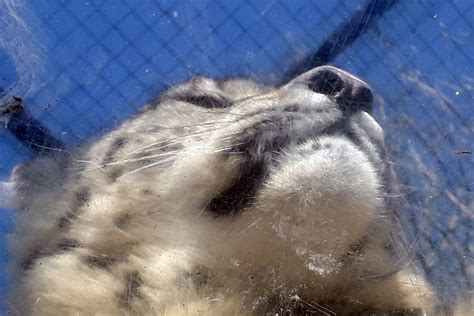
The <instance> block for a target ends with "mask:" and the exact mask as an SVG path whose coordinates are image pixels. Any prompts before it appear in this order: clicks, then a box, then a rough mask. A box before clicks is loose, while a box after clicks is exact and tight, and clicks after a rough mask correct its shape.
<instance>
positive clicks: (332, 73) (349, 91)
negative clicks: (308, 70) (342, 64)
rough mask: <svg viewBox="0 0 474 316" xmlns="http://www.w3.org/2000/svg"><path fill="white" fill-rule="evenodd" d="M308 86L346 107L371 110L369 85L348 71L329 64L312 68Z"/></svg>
mask: <svg viewBox="0 0 474 316" xmlns="http://www.w3.org/2000/svg"><path fill="white" fill-rule="evenodd" d="M308 85H309V88H310V89H311V90H313V91H314V92H317V93H322V94H326V95H329V96H332V97H334V98H335V99H336V101H337V103H338V104H339V105H341V106H343V107H344V108H346V109H363V110H371V107H372V105H371V103H372V101H373V98H374V97H373V94H372V90H371V89H370V87H369V85H368V84H367V83H365V82H363V81H362V80H360V79H359V78H357V77H355V76H353V75H351V74H350V73H348V72H346V71H344V70H341V69H339V68H336V67H331V66H321V67H318V68H316V69H314V73H313V76H312V77H311V78H310V80H309V83H308Z"/></svg>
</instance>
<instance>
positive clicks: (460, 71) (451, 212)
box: [0, 0, 474, 300]
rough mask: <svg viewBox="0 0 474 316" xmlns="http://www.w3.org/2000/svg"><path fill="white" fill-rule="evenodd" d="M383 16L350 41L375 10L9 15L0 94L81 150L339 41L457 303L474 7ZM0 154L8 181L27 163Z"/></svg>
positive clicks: (424, 253) (467, 233)
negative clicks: (169, 103)
mask: <svg viewBox="0 0 474 316" xmlns="http://www.w3.org/2000/svg"><path fill="white" fill-rule="evenodd" d="M381 2H384V3H385V4H386V7H385V8H384V10H382V11H380V12H378V13H377V14H378V15H380V16H379V18H378V20H377V21H372V22H371V23H369V17H370V14H375V12H370V11H368V12H366V13H368V15H367V14H366V15H364V16H362V19H360V20H359V21H358V23H360V24H361V25H363V26H364V27H363V29H361V30H360V32H359V33H357V34H356V35H357V36H356V37H354V38H353V39H351V40H350V41H348V33H344V32H342V33H341V32H340V30H341V25H344V23H347V21H349V20H350V19H351V18H353V17H354V16H355V15H357V14H358V13H359V14H360V12H361V11H363V10H364V8H365V9H367V8H370V9H374V7H368V5H369V4H374V3H376V2H374V1H362V0H361V1H324V2H321V1H318V2H316V1H315V2H308V1H292V2H290V1H281V2H280V1H237V0H235V1H186V2H184V1H162V2H160V3H155V2H152V1H140V2H139V1H125V0H120V1H118V0H117V1H99V0H97V1H90V2H79V1H51V2H48V3H47V4H46V3H40V2H31V3H29V4H28V3H24V2H21V1H17V2H10V1H6V2H5V3H4V4H3V5H2V8H1V9H0V16H1V17H2V18H1V19H0V25H1V27H2V29H4V30H6V32H5V33H2V35H0V44H1V46H0V72H1V78H0V79H1V80H0V91H2V92H1V95H2V99H3V100H5V99H6V98H8V97H11V96H12V95H20V96H22V97H23V99H24V104H25V107H26V108H27V110H28V111H29V113H30V114H31V115H32V116H33V117H35V118H36V119H37V120H38V121H40V122H41V123H42V124H43V125H44V126H46V127H47V128H48V129H49V130H50V131H51V132H52V134H53V135H54V136H55V137H57V138H58V139H60V140H61V141H62V142H64V143H67V144H69V145H70V146H79V145H80V144H82V143H84V142H85V141H87V140H88V139H89V138H91V137H94V136H96V135H98V134H100V133H103V132H104V131H106V130H107V129H110V128H111V127H113V126H115V125H117V124H118V123H119V122H121V121H123V120H125V119H127V117H129V116H131V115H133V113H135V112H136V111H137V109H138V108H139V107H140V106H142V105H143V104H144V102H146V101H147V100H149V99H151V98H152V97H153V96H154V95H156V94H158V93H159V92H160V91H162V90H163V89H164V88H165V87H167V86H169V85H173V84H175V83H178V82H181V81H183V80H185V79H186V78H189V77H191V76H194V75H206V76H212V77H216V78H225V77H232V76H241V77H250V78H253V79H256V80H259V81H262V82H264V83H268V84H276V83H279V82H282V81H284V80H285V78H287V76H288V74H290V73H292V72H294V71H297V70H298V69H302V68H304V67H309V66H311V64H312V63H313V64H314V63H315V61H314V52H317V51H318V48H320V47H322V45H323V44H324V43H327V41H328V40H333V42H332V43H333V44H334V45H333V46H331V49H332V54H333V56H332V57H334V59H330V60H329V61H330V62H331V63H333V64H335V65H338V66H339V67H341V68H344V69H347V70H349V71H352V72H353V73H355V74H357V75H358V76H360V77H361V78H364V80H366V81H368V82H369V83H370V84H371V85H372V86H373V87H374V90H375V91H377V92H378V94H379V97H378V103H379V105H380V106H379V107H378V108H376V109H375V116H376V118H377V119H378V120H380V121H382V123H383V125H384V127H385V131H386V136H387V139H388V142H389V147H390V148H391V149H392V150H393V156H394V162H395V163H396V169H397V170H398V173H399V175H400V178H401V180H402V182H403V184H404V193H405V194H406V195H407V197H408V200H409V204H410V205H409V208H410V209H411V210H413V214H415V215H416V216H414V217H413V218H412V222H411V224H412V226H413V227H412V228H413V230H414V231H416V233H417V236H418V238H417V247H418V248H419V253H420V256H419V257H420V262H421V263H422V267H423V268H424V271H425V272H426V273H427V274H428V275H429V279H430V281H431V282H432V283H433V284H434V285H435V286H436V287H437V288H438V289H439V291H440V296H442V297H443V298H445V299H446V300H451V299H454V298H455V297H457V296H461V295H466V293H472V289H473V288H472V286H473V284H472V281H473V274H474V266H473V262H472V251H473V248H474V239H473V236H472V231H473V229H472V228H473V214H472V210H473V208H474V203H473V193H472V186H473V179H474V171H473V168H472V166H473V158H472V157H473V156H472V153H471V152H472V145H473V141H472V138H473V135H472V132H473V127H474V116H473V110H472V103H473V94H474V91H473V90H474V79H473V74H472V70H473V57H472V56H474V38H473V35H472V34H473V29H474V7H473V6H472V4H471V3H470V1H469V0H451V1H441V0H436V1H430V2H427V1H417V2H413V1H379V3H381ZM2 24H3V25H2ZM338 30H339V33H337V32H338ZM346 32H347V29H346ZM325 41H326V42H325ZM344 41H346V42H344ZM352 41H353V42H352ZM349 44H350V45H349ZM346 46H347V47H346ZM311 58H313V59H311ZM0 144H1V147H2V152H1V153H0V166H1V172H0V176H2V177H4V178H5V177H7V176H8V174H9V173H10V172H11V170H12V168H13V166H14V165H16V164H18V163H19V162H20V161H22V160H25V159H27V158H28V157H29V151H28V150H27V149H25V148H24V147H23V146H22V145H20V144H19V143H18V142H17V140H16V139H15V138H14V137H12V136H11V135H9V134H8V132H7V131H6V130H3V129H1V130H0ZM4 214H11V212H10V213H8V212H7V213H4ZM5 218H6V219H5V220H4V221H3V222H2V223H3V224H4V227H3V232H5V233H6V232H7V231H9V230H11V225H12V224H11V220H10V219H9V218H7V217H5ZM2 247H4V246H2ZM5 253H6V252H5ZM4 257H5V261H6V260H7V259H6V258H7V255H5V256H4ZM2 283H6V281H5V282H2Z"/></svg>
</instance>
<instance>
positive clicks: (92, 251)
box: [10, 66, 435, 315]
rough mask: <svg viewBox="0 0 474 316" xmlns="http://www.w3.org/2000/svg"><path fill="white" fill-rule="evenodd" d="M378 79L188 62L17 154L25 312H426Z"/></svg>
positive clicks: (14, 299) (18, 301)
mask: <svg viewBox="0 0 474 316" xmlns="http://www.w3.org/2000/svg"><path fill="white" fill-rule="evenodd" d="M372 101H373V95H372V91H371V89H370V87H369V86H368V85H367V84H366V83H364V82H363V81H361V80H360V79H358V78H356V77H354V76H353V75H351V74H349V73H347V72H344V71H342V70H340V69H338V68H335V67H330V66H322V67H318V68H315V69H312V70H310V71H308V72H306V73H304V74H302V75H300V76H298V77H296V78H294V79H293V80H292V81H290V82H289V83H287V84H285V85H283V86H280V87H267V86H262V85H259V84H257V83H255V82H252V81H249V80H244V79H233V80H227V81H221V82H218V81H215V80H212V79H208V78H194V79H192V80H190V81H188V82H187V83H184V84H182V85H179V86H176V87H173V88H171V89H169V90H168V91H166V92H165V93H164V94H163V95H162V96H161V98H160V99H159V100H157V101H156V102H151V103H150V104H148V105H146V106H145V107H144V108H143V109H142V110H141V111H140V113H138V114H137V115H136V116H135V117H134V118H131V119H129V120H127V121H125V122H124V123H123V124H121V125H120V126H119V127H118V128H116V129H115V130H113V131H111V132H110V133H108V134H106V135H103V136H101V137H99V138H98V139H96V140H95V141H94V142H92V143H91V144H90V145H88V146H86V147H87V148H85V149H81V150H80V151H72V150H71V151H67V152H59V153H55V154H48V155H43V156H40V157H38V158H36V159H35V160H32V161H29V162H27V163H26V164H24V165H22V166H20V167H18V168H17V169H16V170H15V172H14V174H13V176H12V178H13V181H14V182H15V184H16V190H17V205H18V208H19V213H18V215H17V218H16V223H17V224H16V232H15V234H14V235H13V236H12V237H11V240H10V251H11V253H12V256H13V257H14V258H15V267H14V271H15V287H14V288H13V289H12V293H11V295H10V302H11V305H12V306H14V309H15V310H16V311H18V312H19V313H20V314H25V315H26V314H31V315H50V314H81V315H82V314H84V315H89V314H101V315H109V314H110V315H117V314H120V315H122V314H130V315H131V314H137V315H142V314H143V315H154V314H157V315H162V314H165V315H183V314H190V315H195V314H201V315H237V314H239V315H240V314H255V315H260V314H267V313H272V314H309V313H315V314H318V313H319V314H321V315H333V314H336V313H337V314H343V315H344V314H364V313H365V314H367V315H376V314H384V315H400V314H405V315H423V314H424V313H430V312H431V311H432V310H433V307H434V305H435V304H434V299H433V297H434V296H433V294H432V291H431V290H430V288H429V285H428V284H427V283H426V281H425V280H424V279H423V277H422V276H420V275H417V274H415V273H414V272H413V271H412V269H411V268H410V266H409V265H408V263H409V261H410V260H411V259H412V258H411V255H407V252H405V251H404V250H405V248H404V246H405V245H404V243H403V239H404V237H403V229H402V228H401V227H400V223H399V222H398V216H399V215H400V214H399V213H400V210H399V209H397V207H398V204H397V201H396V200H395V199H396V198H395V196H397V191H396V189H397V186H396V179H395V176H394V174H393V171H392V169H391V167H390V164H389V158H388V157H387V154H386V150H385V145H384V135H383V130H382V128H381V127H380V126H379V124H378V123H377V122H376V121H375V120H374V119H373V118H372V116H371V115H370V112H371V109H372Z"/></svg>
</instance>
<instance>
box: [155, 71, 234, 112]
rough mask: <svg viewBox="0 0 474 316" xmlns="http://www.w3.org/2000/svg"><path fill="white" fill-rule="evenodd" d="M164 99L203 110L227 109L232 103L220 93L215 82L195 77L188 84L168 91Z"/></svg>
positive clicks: (218, 86) (220, 90)
mask: <svg viewBox="0 0 474 316" xmlns="http://www.w3.org/2000/svg"><path fill="white" fill-rule="evenodd" d="M164 98H165V99H173V100H176V101H182V102H187V103H191V104H193V105H196V106H200V107H204V108H228V107H230V106H232V102H231V101H230V100H228V99H227V98H226V96H225V93H224V92H223V91H222V89H221V87H220V84H219V83H218V82H216V81H215V80H212V79H209V78H204V77H195V78H193V79H191V80H189V81H188V82H186V83H184V84H182V85H179V86H177V87H175V88H172V89H170V90H169V91H167V92H166V93H165V94H164Z"/></svg>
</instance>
